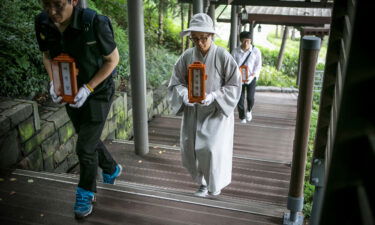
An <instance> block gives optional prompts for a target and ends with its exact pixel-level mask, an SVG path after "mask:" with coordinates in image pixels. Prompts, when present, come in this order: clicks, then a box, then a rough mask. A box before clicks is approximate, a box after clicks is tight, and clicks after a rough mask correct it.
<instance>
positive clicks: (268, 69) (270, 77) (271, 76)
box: [257, 65, 296, 87]
mask: <svg viewBox="0 0 375 225" xmlns="http://www.w3.org/2000/svg"><path fill="white" fill-rule="evenodd" d="M257 85H260V86H276V87H296V80H295V78H291V77H289V76H287V75H285V74H283V73H282V72H281V71H278V70H276V68H274V67H272V66H268V65H264V66H263V67H262V70H261V71H260V75H259V81H257Z"/></svg>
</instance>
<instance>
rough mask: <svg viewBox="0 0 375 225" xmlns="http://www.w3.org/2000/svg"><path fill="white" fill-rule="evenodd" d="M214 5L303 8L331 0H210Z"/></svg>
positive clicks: (183, 0)
mask: <svg viewBox="0 0 375 225" xmlns="http://www.w3.org/2000/svg"><path fill="white" fill-rule="evenodd" d="M178 2H180V3H192V0H178ZM211 3H213V4H215V5H228V4H232V5H244V6H246V5H251V6H280V7H282V6H284V7H303V8H332V7H333V2H332V1H327V0H322V1H320V2H309V1H298V0H218V1H214V0H211Z"/></svg>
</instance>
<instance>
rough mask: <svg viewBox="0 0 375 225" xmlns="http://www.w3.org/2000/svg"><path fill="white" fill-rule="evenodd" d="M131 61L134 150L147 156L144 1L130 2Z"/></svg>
mask: <svg viewBox="0 0 375 225" xmlns="http://www.w3.org/2000/svg"><path fill="white" fill-rule="evenodd" d="M128 21H130V22H129V60H130V81H131V93H132V107H133V129H134V149H135V153H136V154H137V155H146V154H147V153H148V151H149V148H148V124H147V121H148V118H147V107H146V73H145V43H144V21H143V1H142V0H131V1H128Z"/></svg>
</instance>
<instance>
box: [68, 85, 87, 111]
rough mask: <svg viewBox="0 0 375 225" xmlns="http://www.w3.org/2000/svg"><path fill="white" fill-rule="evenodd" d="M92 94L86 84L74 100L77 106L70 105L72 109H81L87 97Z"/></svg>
mask: <svg viewBox="0 0 375 225" xmlns="http://www.w3.org/2000/svg"><path fill="white" fill-rule="evenodd" d="M90 94H91V91H90V89H88V88H87V87H86V84H84V85H83V86H82V87H81V88H80V89H79V91H78V93H77V95H76V97H75V98H74V102H75V104H69V106H70V107H73V108H79V107H81V106H82V105H83V103H85V101H86V99H87V97H89V95H90Z"/></svg>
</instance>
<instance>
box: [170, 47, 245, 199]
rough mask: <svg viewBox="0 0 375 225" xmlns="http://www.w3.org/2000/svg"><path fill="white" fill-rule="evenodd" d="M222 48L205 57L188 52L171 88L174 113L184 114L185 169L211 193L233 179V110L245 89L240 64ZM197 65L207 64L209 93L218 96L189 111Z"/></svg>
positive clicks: (173, 76) (213, 50)
mask: <svg viewBox="0 0 375 225" xmlns="http://www.w3.org/2000/svg"><path fill="white" fill-rule="evenodd" d="M219 48H220V47H217V46H216V45H215V44H214V43H212V45H211V47H210V49H209V51H208V53H207V54H206V56H205V57H203V56H202V54H201V53H200V51H199V50H198V49H197V48H196V47H194V48H190V49H188V50H186V51H185V52H184V53H183V54H182V55H181V56H180V58H179V59H178V61H177V63H176V64H175V66H174V70H173V75H172V77H171V79H170V83H169V86H168V99H169V103H170V106H171V110H172V112H173V113H175V114H179V113H183V119H182V126H181V135H180V141H181V155H182V163H183V166H184V167H185V168H186V169H187V170H188V171H189V173H190V174H191V176H192V177H193V179H194V180H195V181H196V182H197V183H198V184H207V187H208V190H209V191H210V192H216V191H219V190H221V189H222V188H224V187H225V186H227V185H228V184H229V183H230V182H231V179H232V155H233V134H234V109H235V107H236V106H237V103H238V100H239V98H240V95H241V87H242V84H241V76H240V73H239V70H238V66H237V63H236V62H235V61H234V59H233V57H232V56H231V55H230V54H229V52H227V51H225V50H224V49H221V50H220V49H219ZM218 49H219V50H218ZM194 61H200V62H202V63H204V64H206V74H207V76H208V78H207V80H206V92H207V94H208V93H211V92H215V94H216V98H215V101H214V102H213V103H212V104H210V105H209V106H203V105H200V104H196V105H195V106H194V107H189V106H186V105H184V103H183V100H182V96H183V92H185V91H186V90H187V87H188V84H187V74H188V65H189V64H191V63H193V62H194ZM203 178H204V179H203Z"/></svg>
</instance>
